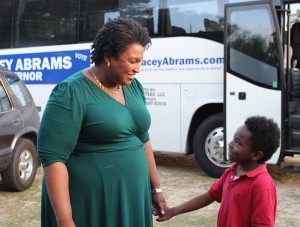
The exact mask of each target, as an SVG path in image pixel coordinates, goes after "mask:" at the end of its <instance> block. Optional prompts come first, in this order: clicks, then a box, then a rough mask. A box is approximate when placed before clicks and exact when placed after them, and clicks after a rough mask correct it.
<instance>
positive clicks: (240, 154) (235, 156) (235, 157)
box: [228, 125, 257, 165]
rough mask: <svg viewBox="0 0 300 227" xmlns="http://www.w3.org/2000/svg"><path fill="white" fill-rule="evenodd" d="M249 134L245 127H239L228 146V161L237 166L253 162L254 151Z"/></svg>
mask: <svg viewBox="0 0 300 227" xmlns="http://www.w3.org/2000/svg"><path fill="white" fill-rule="evenodd" d="M250 136H251V132H250V131H249V130H248V129H247V127H246V125H243V126H241V127H239V128H238V129H237V130H236V132H235V134H234V136H233V139H232V141H231V142H230V143H229V144H228V151H229V153H228V155H229V160H230V161H232V162H237V163H239V164H242V165H243V164H249V163H250V162H253V161H255V156H256V153H257V152H256V151H254V150H253V149H252V146H251V141H250Z"/></svg>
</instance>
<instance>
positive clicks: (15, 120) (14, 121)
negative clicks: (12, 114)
mask: <svg viewBox="0 0 300 227" xmlns="http://www.w3.org/2000/svg"><path fill="white" fill-rule="evenodd" d="M20 122H21V119H20V118H15V119H14V120H13V123H14V124H18V123H20Z"/></svg>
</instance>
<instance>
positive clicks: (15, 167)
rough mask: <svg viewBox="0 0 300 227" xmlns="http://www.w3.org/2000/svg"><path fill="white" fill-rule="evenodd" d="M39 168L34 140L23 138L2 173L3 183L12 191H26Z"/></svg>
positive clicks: (18, 142)
mask: <svg viewBox="0 0 300 227" xmlns="http://www.w3.org/2000/svg"><path fill="white" fill-rule="evenodd" d="M37 168H38V161H37V153H36V148H35V146H34V144H33V142H32V141H31V140H29V139H24V138H21V139H19V140H18V141H17V143H16V146H15V148H14V149H13V152H12V157H11V162H10V164H9V165H8V167H7V168H6V169H5V170H4V171H3V172H2V173H1V177H2V181H3V184H4V185H5V186H6V188H8V189H9V190H11V191H19V192H20V191H24V190H26V189H28V188H29V187H30V186H31V185H32V183H33V181H34V179H35V175H36V171H37Z"/></svg>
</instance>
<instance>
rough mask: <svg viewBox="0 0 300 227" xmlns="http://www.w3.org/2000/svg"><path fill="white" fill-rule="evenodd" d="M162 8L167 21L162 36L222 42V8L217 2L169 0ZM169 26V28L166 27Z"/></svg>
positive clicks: (206, 0)
mask: <svg viewBox="0 0 300 227" xmlns="http://www.w3.org/2000/svg"><path fill="white" fill-rule="evenodd" d="M165 2H166V3H168V4H167V5H165V6H164V9H161V10H164V11H165V12H164V14H166V15H168V17H169V18H167V16H165V17H166V18H167V19H166V21H169V24H168V23H164V26H165V27H164V28H163V31H164V36H185V35H189V36H191V35H192V36H198V37H203V38H207V39H212V40H215V41H218V42H222V40H223V10H222V9H223V8H221V9H220V8H219V4H220V2H219V1H217V0H204V1H203V0H202V1H195V0H179V1H178V0H177V1H176V0H171V1H165ZM222 7H223V6H222ZM168 26H169V27H168Z"/></svg>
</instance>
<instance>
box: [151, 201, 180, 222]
mask: <svg viewBox="0 0 300 227" xmlns="http://www.w3.org/2000/svg"><path fill="white" fill-rule="evenodd" d="M163 206H164V214H162V213H161V212H159V209H158V208H157V206H152V214H153V215H154V216H158V218H156V221H158V222H161V221H167V220H169V219H170V218H172V217H173V216H174V215H175V214H174V212H173V211H174V209H173V208H170V207H168V206H167V204H164V205H163Z"/></svg>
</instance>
